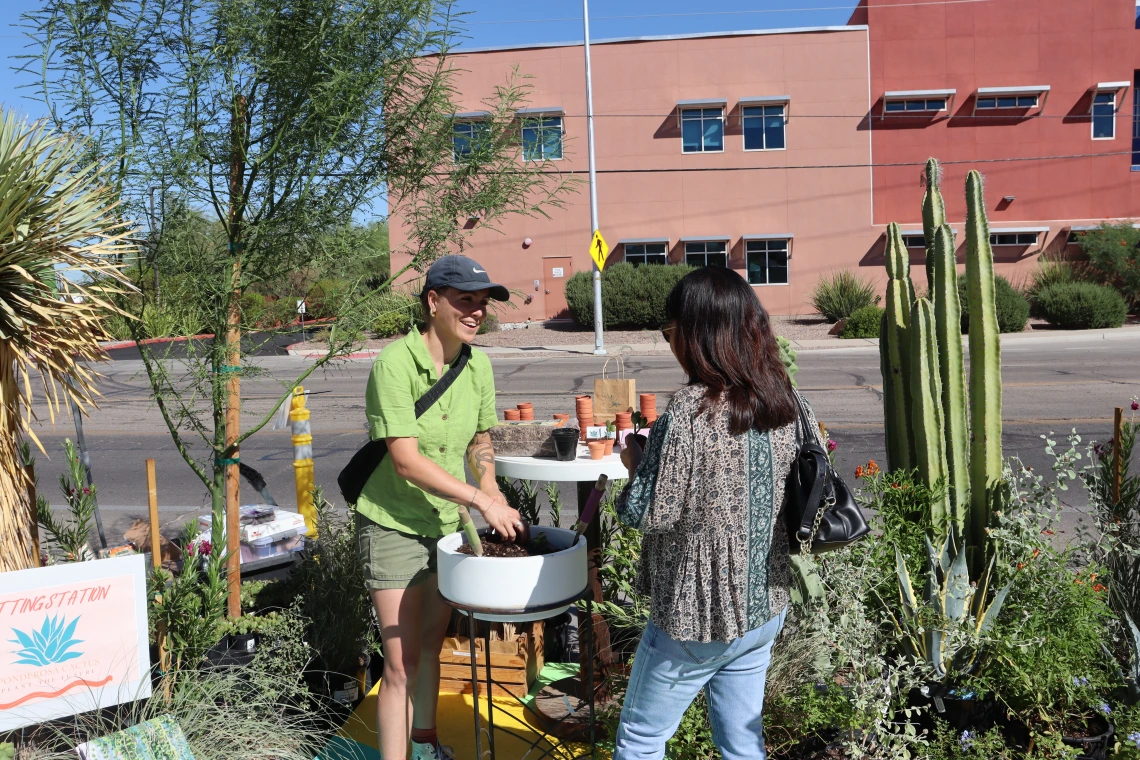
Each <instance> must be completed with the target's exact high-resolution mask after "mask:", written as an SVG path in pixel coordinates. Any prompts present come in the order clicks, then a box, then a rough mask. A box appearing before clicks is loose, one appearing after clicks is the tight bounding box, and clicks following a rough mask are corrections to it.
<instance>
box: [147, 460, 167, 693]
mask: <svg viewBox="0 0 1140 760" xmlns="http://www.w3.org/2000/svg"><path fill="white" fill-rule="evenodd" d="M146 494H147V505H148V506H149V507H150V556H151V564H152V565H153V566H154V569H155V570H158V569H159V568H161V567H162V538H161V534H160V533H159V532H158V482H157V480H156V478H155V476H154V460H153V459H148V460H146ZM155 638H156V639H158V666H159V668H161V669H162V672H163V674H164V675H165V674H166V673H167V672H169V670H170V663H169V662H168V659H169V653H168V652H167V650H166V623H165V622H163V621H161V620H160V621H159V622H158V626H157V630H156V631H155Z"/></svg>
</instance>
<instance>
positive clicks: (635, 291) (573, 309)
mask: <svg viewBox="0 0 1140 760" xmlns="http://www.w3.org/2000/svg"><path fill="white" fill-rule="evenodd" d="M691 271H693V267H691V266H687V265H684V264H674V265H666V266H656V265H652V266H640V267H635V266H633V264H629V263H626V262H624V261H623V262H620V263H618V264H613V265H611V266H608V267H606V268H605V270H603V271H602V320H603V324H604V325H605V327H606V329H607V330H616V329H634V330H636V329H642V328H644V329H656V328H659V327H662V326H663V325H664V324H665V299H666V298H667V297H668V296H669V292H670V291H671V290H673V286H674V285H676V284H677V282H678V281H679V280H680V279H681V278H682V277H684V276H685V275H687V274H688V273H689V272H691ZM566 303H567V305H568V306H569V307H570V316H572V317H573V318H574V321H575V322H577V323H578V324H580V325H582V326H583V327H592V326H593V324H594V283H593V273H592V272H591V271H590V270H586V271H582V272H575V273H574V275H573V276H572V277H571V278H570V279H568V280H567V281H566Z"/></svg>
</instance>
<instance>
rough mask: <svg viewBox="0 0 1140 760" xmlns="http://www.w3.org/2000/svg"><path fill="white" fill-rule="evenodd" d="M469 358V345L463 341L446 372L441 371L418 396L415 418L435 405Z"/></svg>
mask: <svg viewBox="0 0 1140 760" xmlns="http://www.w3.org/2000/svg"><path fill="white" fill-rule="evenodd" d="M470 359H471V346H469V345H467V344H466V343H464V344H463V348H461V349H459V357H458V358H457V359H456V360H455V364H452V365H451V367H450V368H449V369H448V370H447V372H444V373H443V377H441V378H440V379H439V380H437V381H436V383H435V385H433V386H432V387H430V388H428V391H427V393H425V394H424V395H422V396H420V400H419V401H417V402H416V419H419V418H420V417H422V416H423V415H424V412H426V411H427V410H428V409H431V408H432V407H433V406H435V402H437V401H439V399H440V397H441V396H443V394H445V393H447V389H448V388H450V387H451V386H452V385H453V384H454V383H455V379H456V378H457V377H459V373H460V372H462V371H463V368H464V367H466V366H467V362H468V361H469V360H470Z"/></svg>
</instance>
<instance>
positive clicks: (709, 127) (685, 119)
mask: <svg viewBox="0 0 1140 760" xmlns="http://www.w3.org/2000/svg"><path fill="white" fill-rule="evenodd" d="M722 150H724V109H723V108H686V109H683V110H682V111H681V151H682V152H684V153H719V152H720V151H722Z"/></svg>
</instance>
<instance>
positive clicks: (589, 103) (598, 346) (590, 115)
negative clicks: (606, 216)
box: [582, 0, 606, 356]
mask: <svg viewBox="0 0 1140 760" xmlns="http://www.w3.org/2000/svg"><path fill="white" fill-rule="evenodd" d="M582 33H583V36H584V42H585V45H584V47H585V50H586V144H587V146H588V152H589V154H590V229H591V230H593V231H594V235H595V237H601V236H600V235H598V175H597V170H596V168H595V160H594V81H593V75H592V74H591V71H590V3H589V0H582ZM602 242H603V244H604V243H605V241H604V240H603V241H602ZM593 250H594V247H593V245H592V244H591V246H590V251H591V254H590V256H591V258H593V253H592V252H593ZM602 263H603V264H604V263H605V257H604V256H603V257H602ZM594 265H595V266H594V354H595V355H597V356H602V355H604V354H605V353H606V347H605V344H604V343H603V338H602V267H601V265H599V264H598V262H597V260H596V259H595V260H594Z"/></svg>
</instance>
